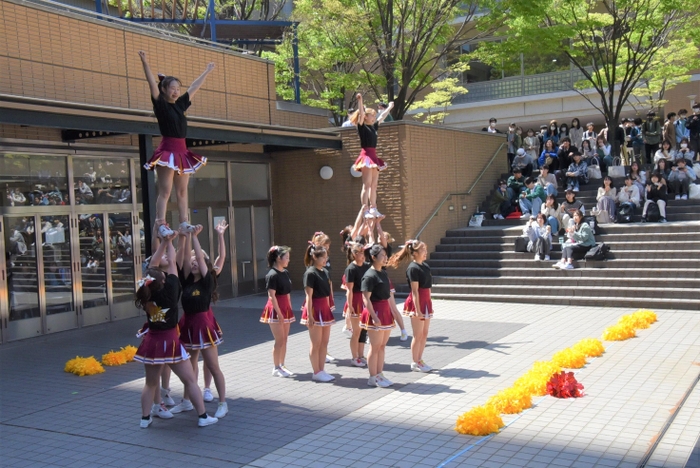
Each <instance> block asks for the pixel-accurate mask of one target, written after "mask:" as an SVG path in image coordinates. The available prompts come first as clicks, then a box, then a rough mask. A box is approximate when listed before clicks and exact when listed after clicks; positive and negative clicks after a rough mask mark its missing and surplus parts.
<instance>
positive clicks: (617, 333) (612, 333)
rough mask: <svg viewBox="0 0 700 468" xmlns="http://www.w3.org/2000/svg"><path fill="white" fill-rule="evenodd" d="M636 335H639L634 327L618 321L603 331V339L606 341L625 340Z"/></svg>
mask: <svg viewBox="0 0 700 468" xmlns="http://www.w3.org/2000/svg"><path fill="white" fill-rule="evenodd" d="M635 336H637V333H636V332H635V331H634V328H632V327H630V326H629V325H627V324H624V323H622V324H620V323H618V324H617V325H613V326H612V327H608V328H606V329H605V330H604V331H603V339H604V340H605V341H624V340H627V339H629V338H634V337H635Z"/></svg>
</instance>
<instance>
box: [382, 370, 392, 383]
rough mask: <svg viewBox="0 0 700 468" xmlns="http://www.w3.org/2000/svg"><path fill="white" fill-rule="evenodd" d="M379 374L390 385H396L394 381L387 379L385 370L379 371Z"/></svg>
mask: <svg viewBox="0 0 700 468" xmlns="http://www.w3.org/2000/svg"><path fill="white" fill-rule="evenodd" d="M379 376H380V377H381V378H382V380H383V381H384V382H386V383H388V384H389V385H394V382H392V381H391V380H389V379H387V378H386V377H385V376H384V372H380V373H379Z"/></svg>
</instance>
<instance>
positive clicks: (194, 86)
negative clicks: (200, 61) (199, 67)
mask: <svg viewBox="0 0 700 468" xmlns="http://www.w3.org/2000/svg"><path fill="white" fill-rule="evenodd" d="M215 66H216V65H214V62H211V63H209V64H208V65H207V68H205V69H204V73H202V74H201V75H199V78H197V79H196V80H194V81H193V82H192V84H191V85H190V87H189V88H187V92H188V93H189V95H190V100H192V98H193V97H194V95H195V94H196V93H197V91H199V88H201V87H202V85H203V84H204V79H205V78H206V77H207V75H208V74H209V73H211V72H212V71H213V70H214V67H215Z"/></svg>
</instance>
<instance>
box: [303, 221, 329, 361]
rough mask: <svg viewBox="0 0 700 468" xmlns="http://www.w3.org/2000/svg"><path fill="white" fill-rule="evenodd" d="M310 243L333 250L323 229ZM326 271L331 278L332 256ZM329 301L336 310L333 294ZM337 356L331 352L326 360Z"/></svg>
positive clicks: (327, 259) (327, 251) (327, 250)
mask: <svg viewBox="0 0 700 468" xmlns="http://www.w3.org/2000/svg"><path fill="white" fill-rule="evenodd" d="M309 243H310V244H313V245H315V246H317V247H323V248H324V249H326V253H329V252H330V251H331V238H330V237H328V235H327V234H325V233H324V232H323V231H316V232H315V233H314V235H313V237H311V240H310V241H309ZM326 272H327V273H328V279H329V280H330V277H331V258H330V256H328V257H326ZM332 289H333V288H332V286H331V290H332ZM329 302H330V304H331V312H334V311H335V298H334V297H333V294H331V295H330V297H329ZM334 361H335V358H334V357H333V356H331V355H330V354H328V355H326V362H327V363H328V362H334Z"/></svg>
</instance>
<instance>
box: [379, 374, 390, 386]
mask: <svg viewBox="0 0 700 468" xmlns="http://www.w3.org/2000/svg"><path fill="white" fill-rule="evenodd" d="M375 381H376V382H377V387H381V388H387V387H389V386H390V385H391V383H390V382H388V381H386V380H384V379H383V378H382V376H381V374H377V376H376V377H375Z"/></svg>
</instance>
